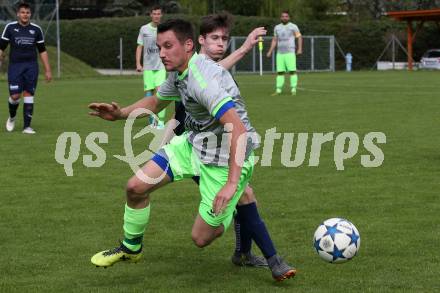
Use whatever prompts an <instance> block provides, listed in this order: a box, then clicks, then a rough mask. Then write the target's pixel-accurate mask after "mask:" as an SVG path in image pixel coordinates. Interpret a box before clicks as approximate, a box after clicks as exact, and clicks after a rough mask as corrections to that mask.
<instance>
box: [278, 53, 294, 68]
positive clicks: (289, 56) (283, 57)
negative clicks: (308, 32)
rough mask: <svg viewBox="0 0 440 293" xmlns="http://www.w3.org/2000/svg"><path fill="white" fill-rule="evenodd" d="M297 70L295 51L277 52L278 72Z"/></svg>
mask: <svg viewBox="0 0 440 293" xmlns="http://www.w3.org/2000/svg"><path fill="white" fill-rule="evenodd" d="M289 71H296V55H295V53H277V72H289Z"/></svg>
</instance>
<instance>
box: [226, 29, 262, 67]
mask: <svg viewBox="0 0 440 293" xmlns="http://www.w3.org/2000/svg"><path fill="white" fill-rule="evenodd" d="M266 33H267V30H266V29H265V28H264V27H257V28H256V29H254V30H253V31H252V32H251V33H250V34H249V35H248V36H247V38H246V41H245V42H244V43H243V45H242V46H241V47H240V48H238V49H237V50H235V51H234V52H232V53H231V54H230V55H229V56H228V57H226V58H225V59H223V60H221V61H219V62H218V63H219V64H220V65H221V66H222V67H223V68H225V69H227V70H229V69H231V68H232V66H234V65H235V64H236V63H237V62H238V61H240V60H241V58H243V57H244V56H245V55H246V54H247V53H248V52H249V51H250V50H252V48H253V47H254V46H255V45H256V44H257V43H258V38H259V37H262V36H265V35H266Z"/></svg>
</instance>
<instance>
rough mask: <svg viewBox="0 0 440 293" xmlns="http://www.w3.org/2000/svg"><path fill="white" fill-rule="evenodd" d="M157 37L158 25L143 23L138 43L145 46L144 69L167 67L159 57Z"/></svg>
mask: <svg viewBox="0 0 440 293" xmlns="http://www.w3.org/2000/svg"><path fill="white" fill-rule="evenodd" d="M156 37H157V27H154V26H153V25H152V24H151V22H150V23H149V24H146V25H143V26H142V27H141V29H140V30H139V36H138V39H137V43H138V45H140V46H144V70H161V69H164V68H165V67H164V66H163V64H162V60H160V57H159V48H158V47H157V45H156Z"/></svg>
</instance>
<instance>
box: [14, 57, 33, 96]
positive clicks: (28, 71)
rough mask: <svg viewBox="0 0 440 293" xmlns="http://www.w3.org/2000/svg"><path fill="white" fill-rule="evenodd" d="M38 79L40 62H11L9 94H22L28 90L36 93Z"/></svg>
mask: <svg viewBox="0 0 440 293" xmlns="http://www.w3.org/2000/svg"><path fill="white" fill-rule="evenodd" d="M37 81H38V63H37V62H23V63H11V64H9V68H8V84H9V94H10V95H15V94H21V93H22V92H23V91H27V92H28V93H30V94H31V95H34V93H35V89H36V87H37Z"/></svg>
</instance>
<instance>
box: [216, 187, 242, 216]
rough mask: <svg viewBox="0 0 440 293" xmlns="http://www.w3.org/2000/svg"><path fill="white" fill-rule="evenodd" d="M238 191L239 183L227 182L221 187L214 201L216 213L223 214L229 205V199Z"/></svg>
mask: <svg viewBox="0 0 440 293" xmlns="http://www.w3.org/2000/svg"><path fill="white" fill-rule="evenodd" d="M236 191H237V185H235V184H230V183H226V184H225V186H223V187H222V189H220V191H219V192H218V193H217V195H216V196H215V198H214V201H213V203H212V204H213V207H212V209H213V210H214V214H215V215H219V214H221V213H222V212H223V211H224V210H225V209H226V207H227V205H228V203H229V201H230V200H231V198H232V197H233V196H234V194H235V192H236Z"/></svg>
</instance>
